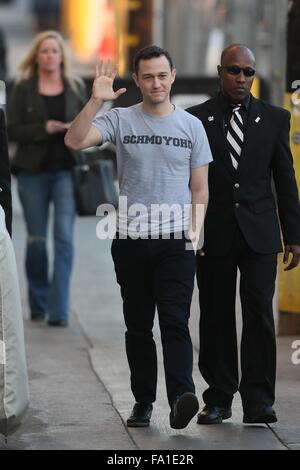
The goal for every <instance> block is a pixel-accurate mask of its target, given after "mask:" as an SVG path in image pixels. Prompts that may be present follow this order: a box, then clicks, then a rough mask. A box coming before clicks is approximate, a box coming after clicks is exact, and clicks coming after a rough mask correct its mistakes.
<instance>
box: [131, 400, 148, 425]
mask: <svg viewBox="0 0 300 470" xmlns="http://www.w3.org/2000/svg"><path fill="white" fill-rule="evenodd" d="M152 409H153V406H152V403H136V404H135V405H134V407H133V409H132V412H131V415H130V416H129V418H128V419H127V426H128V427H129V428H146V427H147V426H149V424H150V419H151V415H152Z"/></svg>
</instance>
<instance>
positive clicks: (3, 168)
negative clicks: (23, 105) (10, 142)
mask: <svg viewBox="0 0 300 470" xmlns="http://www.w3.org/2000/svg"><path fill="white" fill-rule="evenodd" d="M0 204H1V206H2V207H3V210H4V212H5V222H6V227H7V230H8V232H9V233H10V235H11V219H12V207H11V192H10V168H9V159H8V148H7V135H6V129H5V117H4V112H3V109H1V108H0Z"/></svg>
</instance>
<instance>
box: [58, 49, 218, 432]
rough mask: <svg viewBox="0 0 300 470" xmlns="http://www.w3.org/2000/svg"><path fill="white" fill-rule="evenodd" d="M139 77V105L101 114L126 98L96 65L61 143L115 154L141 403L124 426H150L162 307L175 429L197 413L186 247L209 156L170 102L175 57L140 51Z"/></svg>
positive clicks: (120, 269) (124, 285)
mask: <svg viewBox="0 0 300 470" xmlns="http://www.w3.org/2000/svg"><path fill="white" fill-rule="evenodd" d="M134 71H135V73H134V74H133V79H134V81H135V83H136V85H137V87H138V88H140V90H141V93H142V97H143V101H142V102H141V103H139V104H137V105H134V106H131V107H129V108H116V109H112V110H111V111H109V112H108V113H106V114H105V115H103V116H97V114H98V111H99V109H100V107H101V106H102V104H103V101H106V100H112V99H116V98H117V97H118V96H120V95H121V94H122V93H125V92H126V89H124V88H121V89H120V90H117V91H116V92H115V91H114V90H113V88H112V85H113V80H114V78H115V75H116V71H115V69H114V67H113V65H112V64H111V63H110V62H100V65H99V67H97V69H96V78H95V81H94V84H93V91H92V96H91V98H90V100H89V102H88V103H87V105H86V106H85V107H84V108H83V110H82V111H81V113H80V114H79V115H78V116H77V118H76V119H75V120H74V121H73V123H72V125H71V127H70V129H69V131H68V133H67V135H66V138H65V141H66V144H67V145H68V146H70V147H71V148H73V149H83V148H87V147H91V146H93V145H99V144H101V143H102V142H104V141H109V142H113V143H114V144H115V145H116V148H117V163H118V177H119V184H120V204H119V214H118V215H119V217H118V226H117V233H116V237H115V239H114V240H113V243H112V256H113V260H114V264H115V271H116V275H117V281H118V283H119V285H120V287H121V294H122V298H123V313H124V319H125V323H126V327H127V331H126V353H127V358H128V362H129V367H130V372H131V389H132V393H133V395H134V397H135V400H136V403H135V405H134V407H133V410H132V413H131V415H130V417H129V418H128V420H127V426H131V427H145V426H149V424H150V418H151V412H152V403H153V402H154V401H155V399H156V383H157V357H156V346H155V342H154V339H153V334H152V328H153V321H154V315H155V309H156V308H157V311H158V317H159V324H160V329H161V340H162V347H163V356H164V368H165V376H166V386H167V395H168V401H169V405H170V408H171V411H170V425H171V427H172V428H174V429H181V428H184V427H186V426H187V424H188V423H189V422H190V420H191V419H192V417H193V416H194V415H195V414H196V413H197V411H198V408H199V405H198V400H197V397H196V396H195V386H194V382H193V379H192V367H193V352H192V342H191V338H190V333H189V329H188V320H189V315H190V305H191V299H192V293H193V287H194V274H195V253H194V250H191V249H190V250H188V249H187V246H189V245H190V243H187V242H189V241H191V242H192V245H193V246H194V247H196V246H197V242H198V239H199V235H200V229H201V223H200V222H199V214H200V213H201V212H202V213H204V211H205V208H206V206H207V203H208V184H207V174H208V163H209V162H210V161H211V160H212V157H211V152H210V147H209V144H208V141H207V137H206V134H205V132H204V129H203V126H202V124H201V123H200V122H199V120H197V119H196V118H194V117H193V116H191V115H189V114H188V113H186V112H185V111H183V110H181V109H179V108H175V106H174V105H173V104H172V103H171V102H170V90H171V86H172V83H173V82H174V80H175V75H176V71H175V69H174V68H173V65H172V59H171V57H170V55H169V53H168V52H167V51H164V50H163V49H161V48H159V47H156V46H149V47H146V48H144V49H142V50H141V51H139V52H138V54H137V55H136V57H135V60H134ZM96 116H97V117H96ZM124 201H125V203H126V204H125V205H124Z"/></svg>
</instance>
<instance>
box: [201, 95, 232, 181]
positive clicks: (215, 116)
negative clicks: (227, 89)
mask: <svg viewBox="0 0 300 470" xmlns="http://www.w3.org/2000/svg"><path fill="white" fill-rule="evenodd" d="M206 111H207V116H206V117H205V120H206V122H205V129H206V130H207V134H208V135H209V136H210V142H211V143H212V149H211V150H212V154H213V155H214V156H215V157H216V156H217V158H220V160H221V161H222V163H223V164H224V166H225V168H226V170H227V172H228V173H229V174H230V176H231V177H234V176H235V169H234V168H233V166H232V163H231V158H230V155H229V151H228V144H227V139H226V136H225V132H224V129H223V113H222V110H221V109H220V104H219V100H218V97H216V98H214V99H212V100H211V101H210V102H209V103H207V108H206Z"/></svg>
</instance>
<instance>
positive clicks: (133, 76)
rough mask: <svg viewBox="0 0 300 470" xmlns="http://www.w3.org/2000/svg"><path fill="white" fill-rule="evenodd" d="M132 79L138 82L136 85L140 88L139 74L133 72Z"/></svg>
mask: <svg viewBox="0 0 300 470" xmlns="http://www.w3.org/2000/svg"><path fill="white" fill-rule="evenodd" d="M132 79H133V81H134V83H135V84H136V86H137V87H138V88H140V86H139V81H138V77H137V74H136V73H133V74H132Z"/></svg>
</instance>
